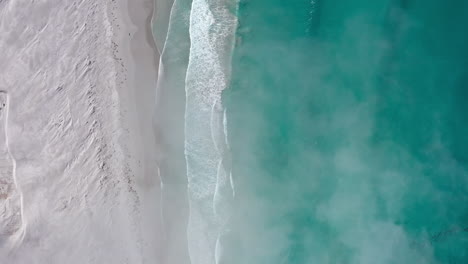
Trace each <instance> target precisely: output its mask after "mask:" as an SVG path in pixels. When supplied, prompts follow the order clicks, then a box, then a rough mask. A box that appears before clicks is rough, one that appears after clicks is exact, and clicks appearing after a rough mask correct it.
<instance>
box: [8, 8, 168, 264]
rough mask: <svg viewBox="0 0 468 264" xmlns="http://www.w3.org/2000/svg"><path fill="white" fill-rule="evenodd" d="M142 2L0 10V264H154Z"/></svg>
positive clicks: (148, 50)
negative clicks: (0, 106) (1, 108)
mask: <svg viewBox="0 0 468 264" xmlns="http://www.w3.org/2000/svg"><path fill="white" fill-rule="evenodd" d="M152 2H153V1H152V0H132V1H127V0H115V1H83V0H81V1H72V0H48V1H26V0H16V1H0V35H1V37H0V50H2V52H1V53H0V90H2V91H3V94H4V95H5V98H7V100H6V102H7V103H6V104H5V107H6V113H7V114H3V115H2V116H1V118H2V120H3V119H4V120H3V121H4V123H2V124H4V125H2V127H0V129H3V130H2V131H5V133H0V136H2V137H3V138H2V139H1V140H0V143H2V144H3V145H2V146H0V147H1V148H2V149H7V150H8V151H7V152H2V153H0V154H1V155H3V156H2V157H0V159H1V160H4V161H5V162H6V165H5V166H0V170H2V171H0V177H1V178H0V231H1V232H0V263H15V264H23V263H24V264H33V263H49V264H55V263H57V264H63V263H67V264H74V263H100V264H105V263H112V264H117V263H154V260H155V259H157V258H158V255H159V252H160V250H158V249H159V247H160V244H161V243H160V240H159V238H160V237H161V235H160V233H161V228H160V216H159V212H160V210H159V209H158V206H159V196H160V195H159V188H160V186H159V179H158V175H156V174H155V172H157V169H156V163H155V156H154V155H155V154H154V153H155V151H153V149H154V148H156V147H157V146H156V142H155V140H154V135H153V133H152V131H153V130H152V123H151V119H152V114H153V113H154V110H153V109H152V107H153V105H154V102H153V100H154V98H155V94H154V91H155V89H154V87H155V85H156V78H157V71H158V67H157V64H158V60H159V58H158V55H157V54H158V53H157V51H156V49H155V45H154V44H153V39H152V36H151V31H150V20H151V16H152V12H153V3H152ZM136 61H138V63H136Z"/></svg>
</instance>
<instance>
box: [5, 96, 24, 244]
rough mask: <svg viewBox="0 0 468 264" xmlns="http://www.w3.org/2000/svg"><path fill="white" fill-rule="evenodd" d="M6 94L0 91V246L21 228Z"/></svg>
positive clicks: (18, 195) (19, 204) (19, 198)
mask: <svg viewBox="0 0 468 264" xmlns="http://www.w3.org/2000/svg"><path fill="white" fill-rule="evenodd" d="M8 106H9V105H8V93H7V92H5V91H1V90H0V246H1V245H2V244H4V243H5V242H6V240H7V239H8V238H9V237H11V236H12V235H14V234H15V233H16V232H17V231H18V230H19V229H20V227H21V224H22V220H21V196H20V194H19V192H18V190H17V186H16V182H15V160H14V159H13V157H12V156H11V154H10V151H9V149H8V134H7V128H8V127H7V125H8Z"/></svg>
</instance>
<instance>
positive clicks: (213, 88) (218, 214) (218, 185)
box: [185, 0, 237, 264]
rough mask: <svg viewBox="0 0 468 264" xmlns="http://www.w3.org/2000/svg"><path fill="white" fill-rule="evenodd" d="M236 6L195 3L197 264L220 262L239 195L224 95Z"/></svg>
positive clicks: (227, 1) (191, 123)
mask: <svg viewBox="0 0 468 264" xmlns="http://www.w3.org/2000/svg"><path fill="white" fill-rule="evenodd" d="M236 8H237V1H235V0H223V1H214V0H194V1H193V5H192V12H191V15H190V40H191V47H190V61H189V66H188V70H187V78H186V96H187V101H186V114H185V131H186V143H185V144H186V149H185V151H186V156H187V174H188V179H189V199H190V205H191V207H190V210H191V219H190V223H189V247H190V253H191V259H192V263H193V264H198V263H200V264H202V263H203V264H205V263H215V262H217V261H216V258H217V257H216V256H215V255H219V254H216V253H215V252H216V248H217V247H219V248H220V247H221V245H220V243H219V242H217V241H219V237H220V234H222V233H224V231H223V229H224V225H225V223H226V221H227V219H228V217H229V211H230V209H229V206H230V203H231V202H230V200H231V199H232V194H233V190H232V186H231V184H230V183H231V181H230V166H229V163H230V161H229V155H228V153H229V146H228V144H227V140H226V133H225V132H226V131H225V123H226V120H225V115H224V107H223V104H222V101H221V93H222V91H223V90H224V89H226V88H227V87H228V85H229V80H230V71H231V69H230V65H231V54H232V49H233V45H234V39H235V30H236V27H237V19H236V16H235V10H236ZM230 197H231V198H230ZM200 241H203V243H200Z"/></svg>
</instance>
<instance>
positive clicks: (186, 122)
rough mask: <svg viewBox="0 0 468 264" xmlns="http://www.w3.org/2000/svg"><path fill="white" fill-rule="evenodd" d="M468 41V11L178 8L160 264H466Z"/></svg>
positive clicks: (244, 4) (264, 4)
mask: <svg viewBox="0 0 468 264" xmlns="http://www.w3.org/2000/svg"><path fill="white" fill-rule="evenodd" d="M156 8H157V7H156ZM158 19H159V20H158ZM162 20H164V21H165V22H164V21H163V22H161V21H162ZM158 21H159V22H158ZM166 24H168V25H169V27H168V30H165V29H164V27H165V26H164V25H166ZM467 25H468V2H466V1H461V0H460V1H450V2H447V1H445V2H444V1H435V0H429V1H422V0H382V1H370V0H367V1H366V0H358V1H349V0H342V1H333V0H332V1H321V0H317V1H311V0H293V1H280V0H257V1H247V0H240V1H234V0H225V1H209V0H193V1H189V0H175V2H174V6H173V7H172V12H171V16H170V18H169V17H164V16H162V15H160V16H159V17H158V16H156V19H155V20H154V21H153V33H154V35H155V39H156V43H157V45H158V48H160V50H161V51H162V57H161V58H162V59H161V65H162V67H161V68H162V69H163V70H160V73H159V74H160V75H159V76H160V77H159V78H160V83H159V85H158V89H159V90H160V91H163V93H164V91H165V92H167V96H169V97H167V98H170V100H169V99H168V100H166V101H162V102H160V104H159V107H160V108H158V109H159V110H160V111H163V112H164V113H173V115H168V117H169V119H170V120H164V117H160V119H159V120H157V122H156V123H158V122H159V123H158V124H159V125H160V127H163V128H164V129H162V130H161V131H163V133H162V134H163V137H162V138H160V140H162V141H163V143H164V142H170V143H173V144H167V145H164V147H165V148H166V149H165V151H163V154H164V153H169V154H165V155H166V157H165V159H166V160H164V159H162V164H163V165H164V164H169V165H168V166H169V167H167V168H169V169H168V170H167V171H166V173H164V171H160V173H161V178H162V180H163V197H164V192H166V193H167V195H168V196H167V197H169V196H170V197H172V198H171V199H173V200H177V199H178V198H174V197H182V198H179V200H177V204H178V206H179V207H178V208H179V209H180V210H178V211H177V210H176V211H177V212H176V213H175V212H174V211H175V210H173V209H170V208H168V206H166V207H167V208H166V209H163V216H164V215H165V217H166V218H167V219H171V217H172V218H176V219H178V220H177V221H176V223H173V222H171V221H169V220H168V223H167V224H166V228H167V230H168V234H167V237H168V238H170V237H176V238H175V239H172V240H171V239H169V240H168V241H169V242H168V248H169V249H168V252H172V253H168V255H169V256H168V257H167V259H166V262H167V263H188V262H189V261H190V262H191V263H193V264H194V263H200V264H202V263H203V264H206V263H218V264H221V263H223V264H226V263H233V264H239V263H243V264H267V263H268V264H296V263H297V264H299V263H301V264H302V263H341V264H346V263H349V264H354V263H355V264H368V263H369V264H371V263H372V264H391V263H399V264H400V263H431V264H432V263H434V264H435V263H440V264H446V263H467V262H468V250H467V249H468V236H467V233H468V138H467V136H466V135H468V116H467V113H468V106H467V104H466V103H465V100H466V99H468V77H467V76H468V48H467V47H468V34H467V33H466V26H467ZM158 26H159V27H158ZM166 34H167V36H166ZM158 43H159V44H158ZM165 82H166V83H165ZM184 92H185V96H183V94H184ZM171 100H172V101H171ZM161 109H162V110H161ZM156 113H158V112H156ZM181 113H184V117H183V118H182V117H181ZM182 128H183V131H184V133H181V131H182ZM174 132H175V133H174ZM164 135H165V136H164ZM183 156H184V157H185V158H183ZM165 162H166V163H165ZM181 164H186V165H187V166H186V170H187V171H184V170H185V167H183V169H182V168H180V166H181ZM171 166H172V167H171ZM174 175H175V176H174ZM185 176H186V177H185ZM177 194H179V196H178V195H177ZM166 202H167V203H168V204H169V200H168V201H166ZM163 207H164V206H163ZM180 219H182V220H180ZM178 228H179V229H178ZM180 228H181V229H182V230H183V231H180ZM171 230H172V231H171ZM175 230H178V231H175ZM171 232H172V233H171ZM184 237H186V238H187V243H186V242H185V240H184V239H185V238H184ZM174 241H175V242H174ZM171 243H172V244H171ZM187 252H188V253H187ZM171 254H172V255H173V256H171ZM187 256H188V257H187ZM171 259H172V262H171ZM189 259H190V260H189ZM166 262H163V263H166Z"/></svg>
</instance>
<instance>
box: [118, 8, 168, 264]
mask: <svg viewBox="0 0 468 264" xmlns="http://www.w3.org/2000/svg"><path fill="white" fill-rule="evenodd" d="M116 6H117V8H118V12H117V13H118V14H116V15H117V16H118V20H120V22H121V23H117V24H115V23H113V27H114V35H113V39H114V41H115V42H116V43H118V51H119V56H120V61H121V63H122V64H121V67H123V69H124V71H122V74H121V76H120V80H117V81H118V83H119V84H120V85H119V86H118V88H117V90H118V91H117V92H118V94H119V102H120V109H121V117H120V118H121V123H122V124H121V125H122V128H123V130H124V134H123V135H121V137H120V138H119V142H120V144H121V145H122V147H123V150H124V157H123V158H124V162H125V165H124V166H126V168H125V170H126V172H125V175H126V177H127V179H126V181H127V182H128V184H129V186H128V188H129V191H130V192H132V195H133V197H132V198H131V199H133V203H134V208H133V209H132V212H133V216H132V217H133V221H134V223H133V225H134V229H135V231H136V233H137V234H136V236H137V237H138V238H137V239H138V241H139V245H138V247H139V249H140V250H141V252H140V253H141V255H142V256H141V257H142V259H143V263H145V262H147V261H149V260H154V259H159V258H160V254H161V253H160V251H161V239H160V238H161V237H162V229H161V216H160V207H161V199H160V181H159V176H158V175H157V171H158V170H157V166H156V157H155V153H156V148H157V147H158V146H157V144H156V141H155V137H154V132H153V130H154V128H153V125H152V120H153V115H154V104H155V103H154V102H155V98H156V82H157V74H158V68H159V67H158V64H159V63H158V62H159V54H158V52H157V50H156V46H155V44H154V40H153V36H152V33H151V21H152V17H153V9H154V7H153V0H133V1H132V2H130V1H129V0H119V1H116ZM119 72H120V71H119ZM118 79H119V78H118ZM158 208H159V209H158Z"/></svg>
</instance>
